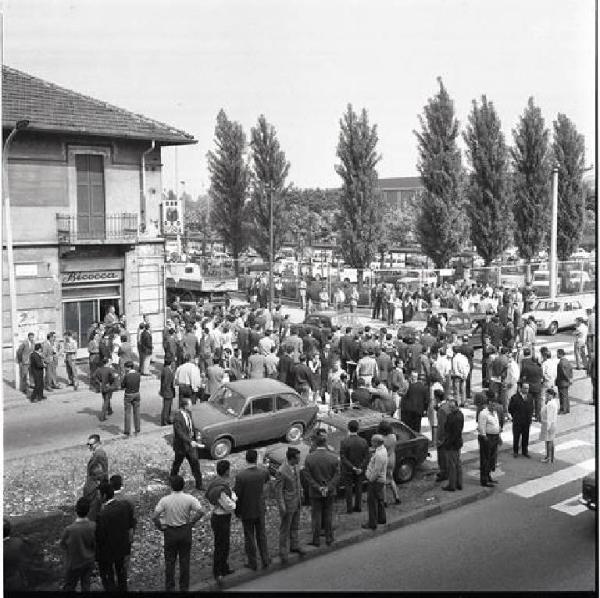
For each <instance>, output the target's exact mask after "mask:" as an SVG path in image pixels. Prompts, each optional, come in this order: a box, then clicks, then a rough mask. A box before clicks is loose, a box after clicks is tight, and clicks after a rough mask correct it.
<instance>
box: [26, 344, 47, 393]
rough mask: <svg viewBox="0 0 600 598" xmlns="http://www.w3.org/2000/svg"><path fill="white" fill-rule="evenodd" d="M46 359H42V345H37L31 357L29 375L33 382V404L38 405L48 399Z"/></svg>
mask: <svg viewBox="0 0 600 598" xmlns="http://www.w3.org/2000/svg"><path fill="white" fill-rule="evenodd" d="M45 367H46V364H45V363H44V358H43V357H42V343H35V346H34V350H33V353H32V354H31V355H30V356H29V374H30V376H31V379H32V381H33V392H32V393H31V402H32V403H37V402H38V401H41V400H42V399H45V398H47V397H46V396H45V395H44V368H45Z"/></svg>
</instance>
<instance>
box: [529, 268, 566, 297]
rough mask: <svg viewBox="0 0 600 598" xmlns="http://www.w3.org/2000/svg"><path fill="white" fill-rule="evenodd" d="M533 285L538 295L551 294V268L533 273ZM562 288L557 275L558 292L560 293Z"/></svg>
mask: <svg viewBox="0 0 600 598" xmlns="http://www.w3.org/2000/svg"><path fill="white" fill-rule="evenodd" d="M531 286H532V287H533V288H534V289H535V292H536V295H542V296H543V295H549V294H550V271H549V270H536V271H535V272H534V273H533V278H532V279H531ZM559 288H560V278H559V277H558V276H557V277H556V292H557V293H558V291H559Z"/></svg>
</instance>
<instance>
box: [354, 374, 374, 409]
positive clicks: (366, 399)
mask: <svg viewBox="0 0 600 598" xmlns="http://www.w3.org/2000/svg"><path fill="white" fill-rule="evenodd" d="M371 402H372V397H371V393H370V392H369V389H368V388H367V385H366V383H365V379H364V378H359V379H358V388H357V389H356V390H355V391H354V392H353V393H352V403H353V404H358V405H360V406H361V407H371Z"/></svg>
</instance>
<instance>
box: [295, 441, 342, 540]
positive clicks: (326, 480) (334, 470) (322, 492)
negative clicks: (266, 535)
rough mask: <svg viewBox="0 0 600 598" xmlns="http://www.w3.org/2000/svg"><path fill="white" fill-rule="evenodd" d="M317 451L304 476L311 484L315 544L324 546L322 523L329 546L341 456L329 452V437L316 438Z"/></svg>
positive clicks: (309, 494)
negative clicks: (322, 541) (321, 535)
mask: <svg viewBox="0 0 600 598" xmlns="http://www.w3.org/2000/svg"><path fill="white" fill-rule="evenodd" d="M315 447H316V448H315V450H314V451H313V452H312V453H310V454H309V455H308V456H307V457H306V461H305V462H304V474H305V478H306V481H307V482H308V497H309V499H310V506H311V523H312V542H311V544H312V545H313V546H319V545H320V543H321V542H320V534H321V523H323V527H324V528H325V543H326V544H327V545H328V546H330V545H331V544H333V520H332V517H333V501H334V498H335V494H336V491H337V483H338V480H339V477H340V467H339V461H338V458H337V456H336V455H335V454H334V453H332V452H330V451H328V450H327V436H326V435H322V434H320V435H318V436H317V437H316V438H315Z"/></svg>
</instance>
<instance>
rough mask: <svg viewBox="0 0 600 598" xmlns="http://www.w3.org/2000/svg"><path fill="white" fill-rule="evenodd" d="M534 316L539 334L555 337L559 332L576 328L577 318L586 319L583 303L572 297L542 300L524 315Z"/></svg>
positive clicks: (525, 316) (524, 316) (526, 316)
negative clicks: (545, 333) (544, 333)
mask: <svg viewBox="0 0 600 598" xmlns="http://www.w3.org/2000/svg"><path fill="white" fill-rule="evenodd" d="M529 316H533V317H534V318H535V323H536V325H537V329H538V332H542V331H543V332H547V333H548V334H550V335H555V334H556V333H557V332H558V331H559V330H562V329H565V328H574V327H575V324H576V320H577V318H585V317H586V313H585V309H584V307H583V305H582V304H581V301H579V300H577V299H572V298H571V297H557V298H556V299H540V300H539V301H538V302H537V303H536V304H535V305H534V308H533V309H532V310H531V311H529V312H526V313H524V314H523V318H528V317H529Z"/></svg>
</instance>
